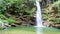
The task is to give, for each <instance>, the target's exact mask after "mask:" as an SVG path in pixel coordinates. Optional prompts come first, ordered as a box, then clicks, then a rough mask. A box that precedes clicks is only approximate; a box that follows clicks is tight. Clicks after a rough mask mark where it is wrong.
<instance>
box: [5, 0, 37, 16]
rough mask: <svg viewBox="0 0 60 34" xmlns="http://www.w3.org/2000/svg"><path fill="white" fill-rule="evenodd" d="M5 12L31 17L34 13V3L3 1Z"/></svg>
mask: <svg viewBox="0 0 60 34" xmlns="http://www.w3.org/2000/svg"><path fill="white" fill-rule="evenodd" d="M4 2H5V3H4V4H5V5H6V11H8V12H14V13H18V14H19V15H22V16H24V15H27V16H29V15H30V16H31V15H32V14H33V12H35V10H36V7H35V5H34V4H35V1H30V0H4Z"/></svg>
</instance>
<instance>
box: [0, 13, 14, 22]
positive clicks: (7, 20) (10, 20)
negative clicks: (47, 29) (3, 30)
mask: <svg viewBox="0 0 60 34" xmlns="http://www.w3.org/2000/svg"><path fill="white" fill-rule="evenodd" d="M0 21H2V22H4V23H15V20H13V19H12V18H7V17H6V16H4V15H2V14H1V15H0Z"/></svg>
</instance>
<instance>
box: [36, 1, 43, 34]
mask: <svg viewBox="0 0 60 34" xmlns="http://www.w3.org/2000/svg"><path fill="white" fill-rule="evenodd" d="M36 6H37V11H36V22H37V26H36V28H37V30H36V32H37V34H42V32H41V27H43V25H42V22H43V20H42V12H41V6H40V4H39V0H36Z"/></svg>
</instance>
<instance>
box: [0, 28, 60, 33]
mask: <svg viewBox="0 0 60 34" xmlns="http://www.w3.org/2000/svg"><path fill="white" fill-rule="evenodd" d="M41 32H42V34H60V30H59V29H55V28H41ZM0 34H36V28H35V27H13V28H8V29H6V30H0Z"/></svg>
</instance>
